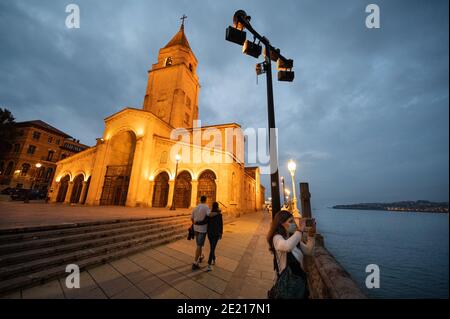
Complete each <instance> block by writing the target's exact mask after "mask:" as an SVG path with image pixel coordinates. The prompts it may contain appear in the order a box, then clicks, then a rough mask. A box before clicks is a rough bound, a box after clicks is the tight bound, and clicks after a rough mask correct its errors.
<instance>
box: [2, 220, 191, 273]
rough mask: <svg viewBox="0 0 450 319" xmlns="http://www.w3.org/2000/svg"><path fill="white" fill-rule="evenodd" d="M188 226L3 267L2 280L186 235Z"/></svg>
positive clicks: (92, 245) (121, 238)
mask: <svg viewBox="0 0 450 319" xmlns="http://www.w3.org/2000/svg"><path fill="white" fill-rule="evenodd" d="M187 228H188V226H179V227H178V228H176V229H174V230H167V231H163V232H159V233H156V234H150V235H149V234H147V233H145V232H141V233H137V234H131V235H128V236H126V235H125V236H124V235H122V236H116V237H112V238H109V241H108V243H107V244H104V243H99V246H96V243H91V248H85V249H82V250H75V251H71V252H68V253H64V254H61V255H56V256H53V257H49V258H41V259H38V260H33V261H30V262H25V263H22V264H17V265H12V266H5V267H1V268H0V281H4V280H6V279H9V278H13V277H19V276H24V275H28V274H31V273H33V272H38V271H41V270H44V269H46V268H52V267H54V266H58V265H67V264H72V263H75V264H76V263H77V262H79V261H80V260H83V259H86V258H90V257H95V256H100V255H103V254H108V253H111V252H114V251H118V250H121V249H127V248H129V247H133V246H137V245H141V244H143V243H147V242H151V241H157V240H161V239H163V238H166V237H172V236H176V235H181V236H183V237H185V236H186V234H187Z"/></svg>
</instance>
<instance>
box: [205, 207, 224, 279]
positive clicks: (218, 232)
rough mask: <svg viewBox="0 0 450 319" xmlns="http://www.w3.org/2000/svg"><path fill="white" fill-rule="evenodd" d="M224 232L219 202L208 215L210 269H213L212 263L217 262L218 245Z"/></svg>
mask: <svg viewBox="0 0 450 319" xmlns="http://www.w3.org/2000/svg"><path fill="white" fill-rule="evenodd" d="M222 234H223V219H222V212H221V211H220V209H219V203H217V202H214V203H213V204H212V209H211V213H210V215H209V217H208V240H209V245H210V250H209V258H208V271H211V270H212V267H211V265H215V263H216V255H215V251H216V246H217V243H218V242H219V240H220V239H222Z"/></svg>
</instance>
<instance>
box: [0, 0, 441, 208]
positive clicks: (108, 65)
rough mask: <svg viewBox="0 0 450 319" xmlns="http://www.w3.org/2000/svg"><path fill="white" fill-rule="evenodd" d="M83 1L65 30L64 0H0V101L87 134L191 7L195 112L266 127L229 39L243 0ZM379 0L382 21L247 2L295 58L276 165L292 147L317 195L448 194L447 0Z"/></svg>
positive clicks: (357, 8) (346, 198)
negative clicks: (75, 24) (76, 25)
mask: <svg viewBox="0 0 450 319" xmlns="http://www.w3.org/2000/svg"><path fill="white" fill-rule="evenodd" d="M77 4H78V5H79V6H80V11H81V28H80V29H77V30H69V29H66V28H65V26H64V21H65V19H66V16H67V13H66V12H65V3H63V2H59V1H56V0H55V1H50V0H41V1H39V3H37V2H35V1H32V0H23V1H3V2H1V4H0V38H1V39H2V50H1V51H0V104H1V105H2V106H6V107H8V108H9V109H11V111H12V112H13V113H14V115H15V116H16V117H17V119H18V120H31V119H36V118H39V119H42V120H44V121H47V122H49V123H50V124H52V125H54V126H56V127H58V128H60V129H62V130H64V131H67V133H69V134H70V135H73V136H74V137H76V138H79V139H80V140H81V141H82V142H84V143H87V144H94V143H95V138H96V137H99V136H101V134H102V132H103V119H104V118H105V117H107V116H108V115H111V114H112V113H115V112H117V111H119V110H120V109H122V108H123V107H125V106H133V107H141V105H142V100H143V96H144V92H145V87H146V84H147V70H148V69H150V68H151V65H152V63H154V62H155V61H156V58H157V54H158V50H159V48H160V47H162V46H164V45H165V44H166V43H167V42H168V41H169V39H170V38H171V37H172V36H173V34H174V33H175V32H176V31H177V30H178V27H179V20H178V19H179V17H180V16H181V15H182V14H183V13H185V14H186V15H187V16H188V19H187V22H186V33H187V37H188V39H189V42H190V45H191V47H192V48H193V50H194V53H195V55H196V56H197V58H198V60H199V67H198V70H197V71H198V75H199V78H200V83H201V86H202V88H201V91H200V98H199V101H200V103H199V107H200V117H201V120H202V122H203V123H205V124H214V123H227V122H238V123H239V124H241V125H242V127H243V128H244V129H245V128H247V127H253V128H258V127H267V104H266V103H267V102H266V85H265V78H264V76H262V77H260V78H259V83H258V85H257V84H256V75H255V72H254V68H255V63H257V62H260V61H261V59H259V60H256V59H253V58H251V57H248V56H244V55H242V54H241V52H240V48H239V47H238V46H236V45H234V44H232V43H229V42H226V41H225V40H224V33H225V28H226V27H227V26H228V25H229V24H231V23H232V21H231V20H232V15H233V13H234V12H235V10H236V9H239V8H241V7H242V6H243V4H242V2H241V1H237V0H230V1H222V2H217V1H215V2H212V1H206V0H196V1H187V0H183V1H174V0H169V1H158V2H157V1H144V0H135V1H131V2H123V1H118V0H112V1H95V2H94V1H86V0H79V1H77ZM377 4H378V5H379V6H380V9H381V29H378V30H373V29H372V30H369V29H367V28H365V23H364V21H365V17H366V13H365V5H366V4H365V3H362V2H357V1H350V0H343V1H339V2H337V1H331V0H321V1H296V0H284V1H282V3H280V2H274V1H264V2H263V3H261V1H247V2H246V3H245V8H244V9H245V10H246V11H247V12H248V13H249V14H250V15H251V16H252V24H253V25H254V27H255V28H256V29H257V30H258V31H260V33H261V34H264V35H266V36H267V37H268V38H269V39H271V41H272V43H273V45H275V46H277V47H280V48H281V50H282V52H283V53H284V54H285V55H286V56H288V57H291V58H293V59H294V66H295V68H294V69H295V72H296V77H295V81H294V82H293V83H281V82H277V81H274V97H275V111H276V114H275V115H276V123H277V127H278V128H279V163H280V174H281V175H285V176H287V174H288V172H287V169H286V163H287V161H288V160H289V159H290V158H294V159H295V160H296V161H297V162H298V167H299V172H298V179H300V180H302V181H309V182H310V187H311V190H312V191H313V196H314V199H315V204H316V205H319V204H328V203H334V202H340V201H342V202H352V201H355V202H361V201H365V200H371V201H373V200H380V201H382V200H387V199H399V200H401V199H419V198H420V199H423V198H425V199H431V200H448V191H449V188H448V173H449V171H448V154H449V148H448V144H449V138H448V136H449V135H448V130H449V125H448V116H449V114H448V113H449V108H448V84H449V79H448V57H449V53H448V2H447V1H438V0H436V1H429V2H425V1H382V0H380V1H378V2H377ZM275 71H276V70H275V68H274V72H275ZM275 77H276V75H275V76H274V79H275ZM263 182H264V184H265V185H266V188H267V189H269V188H268V185H269V176H264V178H263Z"/></svg>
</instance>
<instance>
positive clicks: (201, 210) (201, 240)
mask: <svg viewBox="0 0 450 319" xmlns="http://www.w3.org/2000/svg"><path fill="white" fill-rule="evenodd" d="M210 214H211V210H210V209H209V207H208V205H206V196H201V197H200V204H198V205H197V207H195V208H194V210H193V211H192V216H191V221H192V224H194V233H195V242H196V248H195V258H194V263H193V264H192V270H197V269H199V268H200V266H199V263H201V262H202V260H203V255H202V249H203V245H205V239H206V233H207V230H208V225H207V222H208V221H207V220H206V219H205V217H206V216H209V215H210Z"/></svg>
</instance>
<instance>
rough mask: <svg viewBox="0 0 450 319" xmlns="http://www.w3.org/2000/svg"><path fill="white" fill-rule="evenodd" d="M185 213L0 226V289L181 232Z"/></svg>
mask: <svg viewBox="0 0 450 319" xmlns="http://www.w3.org/2000/svg"><path fill="white" fill-rule="evenodd" d="M190 224H191V221H190V216H189V215H176V216H167V217H153V218H145V219H127V220H125V219H121V220H109V221H98V222H86V223H78V224H61V225H51V226H41V227H28V228H18V229H5V230H0V295H2V294H5V293H7V292H10V291H13V290H16V289H19V288H24V287H30V286H34V285H38V284H41V283H44V282H47V281H49V280H51V279H54V278H58V277H62V276H67V275H68V273H66V266H67V265H68V264H77V265H78V266H79V267H80V270H82V269H86V268H87V267H91V266H94V265H98V264H102V263H105V262H108V261H111V260H114V259H118V258H121V257H124V256H126V255H129V254H132V253H136V252H139V251H141V250H144V249H148V248H153V247H156V246H159V245H163V244H167V243H169V242H172V241H175V240H179V239H182V238H186V237H187V229H188V228H189V226H190Z"/></svg>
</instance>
